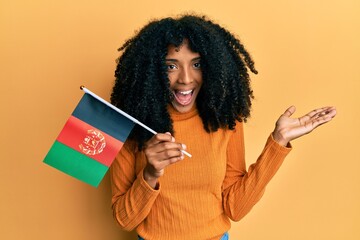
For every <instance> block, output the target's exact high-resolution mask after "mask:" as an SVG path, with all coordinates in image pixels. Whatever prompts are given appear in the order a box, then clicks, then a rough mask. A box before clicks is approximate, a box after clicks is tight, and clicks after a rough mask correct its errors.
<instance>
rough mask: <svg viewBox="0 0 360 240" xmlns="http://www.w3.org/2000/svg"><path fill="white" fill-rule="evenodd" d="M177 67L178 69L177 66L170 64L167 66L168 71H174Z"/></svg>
mask: <svg viewBox="0 0 360 240" xmlns="http://www.w3.org/2000/svg"><path fill="white" fill-rule="evenodd" d="M176 68H177V67H176V65H175V64H168V65H167V69H168V70H174V69H176Z"/></svg>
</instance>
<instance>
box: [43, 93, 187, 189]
mask: <svg viewBox="0 0 360 240" xmlns="http://www.w3.org/2000/svg"><path fill="white" fill-rule="evenodd" d="M80 88H81V89H82V90H84V92H85V94H84V95H83V97H82V98H81V100H80V102H79V103H78V105H77V106H76V108H75V110H74V111H73V113H72V115H71V116H70V118H69V119H68V120H67V122H66V123H65V126H64V128H63V129H62V131H61V132H60V134H59V136H58V137H57V138H56V140H55V142H54V144H53V145H52V147H51V148H50V150H49V152H48V153H47V155H46V157H45V159H44V163H46V164H48V165H50V166H52V167H54V168H56V169H58V170H60V171H62V172H64V173H66V174H68V175H70V176H72V177H75V178H77V179H79V180H81V181H83V182H85V183H88V184H90V185H92V186H94V187H97V186H98V185H99V184H100V182H101V180H102V179H103V178H104V176H105V174H106V172H107V170H108V169H109V167H110V165H111V163H112V162H113V160H114V159H115V157H116V155H117V154H118V152H119V151H120V149H121V147H122V146H123V144H124V142H125V141H126V138H127V137H128V135H129V134H130V132H131V130H132V128H133V127H134V125H135V124H139V125H141V126H142V127H144V128H145V129H147V130H148V131H150V132H152V133H153V134H156V132H155V131H154V130H152V129H151V128H149V127H148V126H146V125H144V124H143V123H141V122H139V121H138V120H136V119H135V118H133V117H131V116H130V115H128V114H126V113H125V112H123V111H121V110H120V109H118V108H116V107H115V106H113V105H111V104H110V103H108V102H107V101H105V100H104V99H102V98H100V97H99V96H97V95H96V94H94V93H92V92H91V91H89V90H88V89H86V88H85V87H83V86H81V87H80ZM183 153H184V154H185V155H187V156H189V157H191V155H190V154H189V153H187V152H186V151H183Z"/></svg>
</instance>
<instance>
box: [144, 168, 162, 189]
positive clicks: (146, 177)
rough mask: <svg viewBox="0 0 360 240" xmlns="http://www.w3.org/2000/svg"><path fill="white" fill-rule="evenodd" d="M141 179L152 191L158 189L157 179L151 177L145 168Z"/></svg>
mask: <svg viewBox="0 0 360 240" xmlns="http://www.w3.org/2000/svg"><path fill="white" fill-rule="evenodd" d="M143 178H144V180H145V182H147V184H149V186H150V187H152V188H153V189H158V188H159V183H158V178H157V177H154V176H153V175H151V174H150V173H149V172H148V171H147V168H145V169H144V171H143Z"/></svg>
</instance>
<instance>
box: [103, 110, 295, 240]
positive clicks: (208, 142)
mask: <svg viewBox="0 0 360 240" xmlns="http://www.w3.org/2000/svg"><path fill="white" fill-rule="evenodd" d="M169 111H170V114H171V117H172V119H173V124H174V129H175V134H174V137H175V139H176V141H177V142H181V143H184V144H186V146H187V151H188V152H189V153H191V154H192V156H193V157H192V158H188V157H185V159H184V160H183V161H181V162H178V163H175V164H173V165H170V166H168V167H167V168H166V169H165V173H164V175H163V176H162V177H160V178H159V189H158V190H154V189H152V188H151V187H150V186H149V185H148V184H147V183H146V182H145V180H144V179H143V169H144V167H145V165H146V159H145V155H144V154H143V152H139V151H136V150H135V146H136V145H135V144H134V142H131V141H126V143H125V144H124V146H123V148H122V149H121V151H120V152H119V154H118V156H117V158H116V159H115V161H114V163H113V164H112V166H111V169H110V176H111V181H112V208H113V213H114V217H115V219H116V220H117V222H118V223H119V224H120V226H121V227H122V228H123V229H125V230H132V229H134V228H136V230H137V232H138V234H139V235H140V236H142V237H143V238H144V239H146V240H162V239H164V240H169V239H172V240H177V239H179V240H180V239H181V240H192V239H193V240H205V239H211V240H212V239H220V237H221V235H223V234H224V233H225V232H226V231H227V230H229V228H230V220H229V219H231V220H233V221H239V220H240V219H241V218H242V217H244V216H245V215H246V214H247V213H248V212H249V211H250V209H251V208H252V207H253V206H254V205H255V203H256V202H257V201H258V200H259V199H260V198H261V196H262V194H263V192H264V190H265V186H266V185H267V183H268V182H269V181H270V179H271V178H272V177H273V176H274V174H275V173H276V171H277V170H278V168H279V167H280V165H281V163H282V162H283V160H284V158H285V156H286V155H287V154H288V152H289V151H290V149H291V148H286V147H283V146H280V145H279V144H277V143H276V142H275V141H274V140H273V139H272V137H271V135H270V137H269V138H268V140H267V142H266V145H265V148H264V150H263V152H262V153H261V155H260V156H259V158H258V160H257V162H256V163H254V164H252V165H251V166H250V167H249V169H248V171H246V166H245V159H244V139H243V125H242V123H238V124H237V125H236V129H235V130H222V129H219V130H218V131H216V132H213V133H210V134H209V133H207V132H206V131H205V130H204V129H203V124H202V121H201V118H200V117H199V115H198V112H197V110H196V109H193V110H192V111H190V112H188V113H185V114H183V113H182V114H181V113H178V112H176V111H175V110H174V109H173V108H172V107H169Z"/></svg>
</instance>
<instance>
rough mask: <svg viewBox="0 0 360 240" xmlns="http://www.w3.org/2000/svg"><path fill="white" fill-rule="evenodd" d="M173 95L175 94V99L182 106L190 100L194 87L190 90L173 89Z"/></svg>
mask: <svg viewBox="0 0 360 240" xmlns="http://www.w3.org/2000/svg"><path fill="white" fill-rule="evenodd" d="M173 93H174V96H175V100H176V101H177V102H178V103H179V104H180V105H183V106H186V105H188V104H189V103H190V102H191V100H192V96H193V93H194V89H192V90H187V91H179V90H174V91H173Z"/></svg>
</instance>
